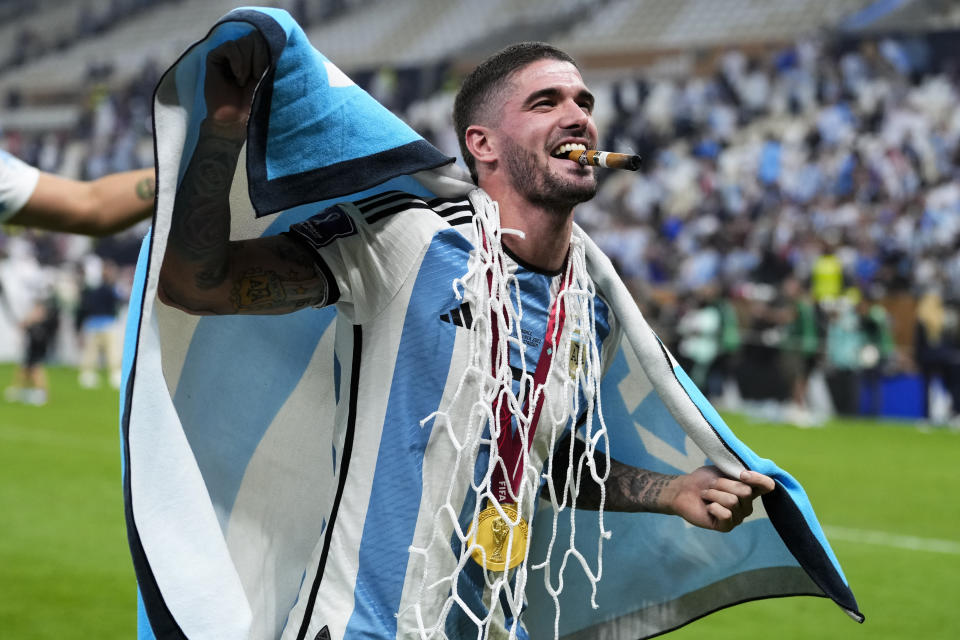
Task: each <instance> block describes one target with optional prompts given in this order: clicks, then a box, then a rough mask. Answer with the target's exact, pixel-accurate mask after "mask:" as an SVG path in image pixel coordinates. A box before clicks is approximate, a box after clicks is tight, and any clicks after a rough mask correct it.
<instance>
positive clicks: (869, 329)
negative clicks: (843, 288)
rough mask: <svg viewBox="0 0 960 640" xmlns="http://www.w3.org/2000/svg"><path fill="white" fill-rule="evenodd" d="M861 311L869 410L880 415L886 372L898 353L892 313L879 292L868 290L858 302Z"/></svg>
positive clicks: (862, 360)
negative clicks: (884, 374) (882, 303)
mask: <svg viewBox="0 0 960 640" xmlns="http://www.w3.org/2000/svg"><path fill="white" fill-rule="evenodd" d="M857 315H858V317H859V320H860V334H861V336H862V340H863V345H862V346H861V347H860V366H861V374H860V375H861V379H862V381H863V390H864V393H865V394H866V396H867V411H868V412H869V415H872V416H879V415H880V413H881V411H882V409H883V373H884V371H886V370H887V368H888V367H889V365H890V363H891V362H892V360H893V358H894V356H895V355H896V348H895V346H894V344H893V333H892V331H891V327H890V314H889V313H888V312H887V310H886V309H885V308H884V307H883V305H881V304H880V303H879V302H878V301H877V299H876V295H875V294H873V293H872V292H867V293H865V294H864V295H863V297H861V298H860V300H859V301H858V302H857Z"/></svg>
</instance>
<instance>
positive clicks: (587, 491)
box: [553, 436, 775, 531]
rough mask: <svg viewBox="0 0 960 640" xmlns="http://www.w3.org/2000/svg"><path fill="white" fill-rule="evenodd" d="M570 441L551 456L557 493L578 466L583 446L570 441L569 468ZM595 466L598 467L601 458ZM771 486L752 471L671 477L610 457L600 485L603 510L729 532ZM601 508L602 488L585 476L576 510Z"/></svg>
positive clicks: (710, 471) (703, 471)
mask: <svg viewBox="0 0 960 640" xmlns="http://www.w3.org/2000/svg"><path fill="white" fill-rule="evenodd" d="M569 437H570V436H568V437H567V439H565V440H564V441H563V442H561V443H560V445H559V446H558V447H557V450H556V453H555V454H554V459H553V484H554V487H555V490H556V491H558V492H560V491H562V490H563V486H564V483H565V482H566V478H567V470H568V469H570V468H576V467H577V464H576V461H577V460H579V459H580V457H581V456H582V455H583V453H584V450H585V445H584V443H583V442H582V441H580V440H576V439H574V450H573V456H572V459H573V461H574V464H573V465H571V464H570V459H571V458H570V457H569V452H570V441H569ZM598 462H599V463H600V464H602V460H598ZM600 471H601V472H602V471H603V469H600ZM584 473H586V471H584ZM601 475H603V474H602V473H601ZM774 486H775V485H774V482H773V479H772V478H770V477H768V476H765V475H763V474H761V473H757V472H755V471H744V472H743V473H742V474H740V480H739V481H738V480H734V479H731V478H727V477H726V476H724V475H723V474H722V473H720V471H719V470H718V469H717V468H716V467H700V468H699V469H696V470H695V471H693V472H691V473H688V474H681V475H670V474H664V473H657V472H656V471H649V470H647V469H640V468H637V467H632V466H630V465H627V464H623V463H622V462H619V461H617V460H614V459H613V458H611V459H610V474H609V475H608V476H607V482H606V484H605V485H604V489H605V494H606V495H605V501H604V509H606V510H607V511H627V512H649V513H663V514H667V515H677V516H680V517H682V518H683V519H684V520H686V521H687V522H689V523H691V524H694V525H696V526H698V527H703V528H704V529H714V530H716V531H730V530H731V529H733V528H734V527H736V526H737V525H739V524H740V523H741V522H743V520H744V518H746V517H747V516H749V515H750V514H751V513H753V501H754V500H755V499H756V498H758V497H759V496H762V495H763V494H765V493H769V492H770V491H773V489H774ZM599 506H600V487H599V486H598V485H597V484H596V483H595V482H593V480H592V479H590V478H589V477H584V478H583V479H582V480H581V482H580V487H579V492H578V493H577V507H578V508H581V509H597V508H599Z"/></svg>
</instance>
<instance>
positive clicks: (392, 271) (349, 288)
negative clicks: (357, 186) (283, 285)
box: [287, 201, 439, 323]
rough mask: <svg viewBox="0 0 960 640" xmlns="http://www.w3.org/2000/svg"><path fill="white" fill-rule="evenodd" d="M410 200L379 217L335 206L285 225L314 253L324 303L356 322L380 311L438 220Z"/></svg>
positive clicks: (422, 249) (417, 257) (354, 206)
mask: <svg viewBox="0 0 960 640" xmlns="http://www.w3.org/2000/svg"><path fill="white" fill-rule="evenodd" d="M416 202H417V203H419V204H414V205H413V206H412V207H411V208H409V209H402V210H399V211H395V212H393V213H391V215H389V216H383V217H376V216H370V215H367V214H366V213H365V211H364V209H363V208H361V207H358V206H357V204H355V203H340V204H337V205H335V206H333V207H330V208H329V209H326V210H325V211H322V212H321V213H318V214H317V215H315V216H313V217H311V218H308V219H307V220H305V221H303V222H300V223H298V224H295V225H293V226H291V227H290V230H289V231H288V232H287V233H288V236H289V237H291V238H293V239H294V240H297V241H299V242H301V243H303V244H305V245H306V246H307V247H308V248H309V249H310V250H311V251H312V252H313V253H314V254H315V259H316V262H317V267H318V268H319V269H320V270H321V271H322V272H323V273H324V275H325V277H326V279H327V283H328V286H329V293H328V295H327V300H326V304H334V303H336V305H337V308H338V309H339V310H340V311H341V312H344V313H346V314H347V316H348V317H349V318H350V319H351V320H352V321H353V322H356V323H362V322H365V321H366V320H369V319H370V318H373V317H375V316H376V315H377V314H379V313H380V312H381V311H382V310H383V309H384V308H385V307H386V305H387V304H388V303H389V302H390V301H391V300H392V299H393V297H394V296H395V295H396V294H397V292H398V291H399V290H400V287H402V286H403V284H404V282H405V281H406V279H407V278H408V276H409V275H410V273H411V272H412V271H413V269H414V267H415V266H416V265H417V264H418V263H419V261H420V259H421V258H422V257H423V254H424V252H425V251H426V248H427V244H428V243H429V241H430V238H431V237H432V235H433V233H434V232H435V230H436V223H434V222H433V221H435V220H439V218H438V217H437V216H436V215H431V213H430V212H429V211H424V210H423V209H424V208H425V203H423V201H416Z"/></svg>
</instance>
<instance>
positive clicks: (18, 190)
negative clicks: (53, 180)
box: [0, 149, 40, 222]
mask: <svg viewBox="0 0 960 640" xmlns="http://www.w3.org/2000/svg"><path fill="white" fill-rule="evenodd" d="M39 177H40V171H39V169H37V168H36V167H31V166H30V165H28V164H27V163H26V162H24V161H22V160H20V159H19V158H16V157H15V156H12V155H10V154H9V153H7V152H6V151H4V150H3V149H0V222H6V221H7V220H9V219H10V218H12V217H13V216H14V215H15V214H16V213H17V212H18V211H20V209H22V208H23V205H25V204H27V200H29V199H30V196H32V195H33V190H34V189H36V187H37V180H38V179H39Z"/></svg>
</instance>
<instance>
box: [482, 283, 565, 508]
mask: <svg viewBox="0 0 960 640" xmlns="http://www.w3.org/2000/svg"><path fill="white" fill-rule="evenodd" d="M570 277H571V274H570V272H569V271H567V272H566V273H565V274H564V276H563V280H562V282H561V284H560V289H559V290H558V291H557V297H556V298H555V299H554V301H553V303H552V304H551V305H550V311H549V320H548V321H547V332H546V335H544V338H543V347H542V349H541V350H540V357H539V358H538V359H537V368H536V370H534V373H533V386H532V387H531V389H530V394H529V395H528V396H527V398H526V400H524V404H523V408H522V412H523V415H527V411H528V410H529V405H530V397H531V396H533V395H536V391H537V390H538V389H539V390H540V395H539V397H538V398H537V402H536V405H535V406H534V408H533V415H532V417H531V421H530V428H529V438H528V442H527V443H526V446H524V443H523V437H522V435H521V432H520V426H519V425H517V429H516V431H513V430H512V429H511V428H510V421H511V419H512V415H511V413H510V407H509V406H508V405H507V403H506V402H505V401H503V400H502V399H501V398H502V392H501V393H500V394H498V396H497V399H496V400H494V407H493V408H494V413H495V414H497V417H498V422H499V425H500V435H499V436H498V437H497V450H498V453H499V456H500V458H502V459H503V463H504V466H505V467H506V468H507V469H508V470H510V478H509V482H510V485H509V487H510V488H511V489H512V490H513V495H515V496H516V495H519V490H520V479H521V477H522V476H523V468H524V457H525V456H526V454H527V451H528V449H529V447H530V446H531V445H532V444H533V436H534V434H535V433H536V431H537V423H538V422H539V421H540V411H541V410H542V409H543V401H544V397H545V394H544V392H543V385H544V383H545V382H546V380H547V374H548V373H549V372H550V363H551V362H553V356H554V355H555V354H556V345H555V344H554V342H553V336H554V330H556V336H557V337H558V338H559V337H560V336H562V335H563V323H564V320H565V319H566V309H565V305H564V303H563V300H562V298H561V294H562V293H563V292H564V290H565V289H566V288H567V283H568V282H569V280H570ZM487 280H488V283H489V284H491V286H492V276H490V275H488V278H487ZM558 305H559V308H558ZM491 320H492V322H491V327H492V337H493V341H492V343H493V344H492V346H491V348H492V351H493V356H492V359H491V366H492V368H493V372H494V375H496V370H497V361H496V360H497V344H498V342H499V328H498V325H497V322H496V316H495V314H494V312H493V311H491ZM521 348H523V347H522V346H521ZM506 352H507V353H506V357H507V360H508V364H509V359H510V349H509V346H508V348H507V350H506ZM497 405H499V411H498V406H497ZM507 481H508V480H507V479H506V478H504V474H503V467H501V466H500V465H499V464H496V465H495V466H494V469H493V478H492V487H493V493H494V496H496V498H497V501H498V502H512V499H511V496H510V491H509V490H508V485H507Z"/></svg>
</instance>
